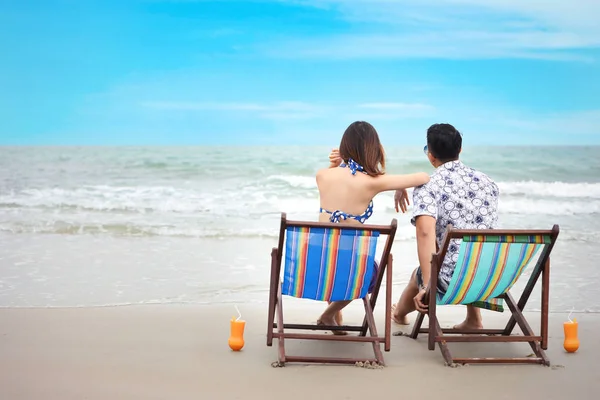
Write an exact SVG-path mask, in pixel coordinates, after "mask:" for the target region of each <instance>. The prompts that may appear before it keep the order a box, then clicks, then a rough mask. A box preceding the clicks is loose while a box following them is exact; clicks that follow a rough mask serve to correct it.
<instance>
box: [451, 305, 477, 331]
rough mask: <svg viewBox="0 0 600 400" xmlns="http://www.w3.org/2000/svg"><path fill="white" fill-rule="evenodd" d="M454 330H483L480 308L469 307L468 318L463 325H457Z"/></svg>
mask: <svg viewBox="0 0 600 400" xmlns="http://www.w3.org/2000/svg"><path fill="white" fill-rule="evenodd" d="M454 329H483V320H482V319H481V310H479V308H478V307H474V306H467V318H466V319H465V320H464V321H463V322H462V323H460V324H458V325H455V326H454Z"/></svg>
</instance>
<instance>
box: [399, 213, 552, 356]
mask: <svg viewBox="0 0 600 400" xmlns="http://www.w3.org/2000/svg"><path fill="white" fill-rule="evenodd" d="M558 233H559V227H558V225H554V227H553V228H552V229H551V230H499V229H490V230H460V229H453V228H452V226H451V225H449V226H448V229H447V231H446V233H445V237H444V240H443V241H442V247H441V249H440V250H439V251H438V252H437V253H435V254H433V257H432V260H431V280H430V284H429V287H434V288H435V287H437V279H438V273H439V270H440V266H441V263H442V262H443V260H444V257H445V254H446V250H447V249H448V246H449V244H450V241H451V240H452V239H458V240H460V249H459V255H458V261H457V263H456V269H455V270H454V273H453V275H452V279H451V280H450V285H449V286H448V290H447V292H446V294H445V295H444V296H443V297H440V296H439V295H436V296H430V295H429V292H428V293H427V302H428V304H429V310H428V314H429V329H421V325H422V323H423V319H424V314H420V313H419V316H418V317H417V320H416V322H415V326H414V328H413V331H412V333H411V335H410V337H412V338H413V339H416V338H417V336H418V334H419V333H428V338H429V343H428V345H429V350H433V349H434V348H435V343H439V346H440V350H441V352H442V355H443V357H444V360H445V361H446V364H447V365H452V364H453V363H456V364H466V363H536V364H543V365H550V361H549V360H548V357H547V356H546V354H545V352H544V350H547V348H548V300H549V293H548V292H549V288H550V252H551V251H552V248H553V246H554V243H555V242H556V239H557V237H558ZM536 255H539V257H538V259H537V262H536V263H535V265H534V266H533V270H532V271H531V275H530V278H529V281H528V282H527V284H526V286H525V288H524V290H523V293H522V294H521V297H520V299H519V302H518V303H517V302H515V300H514V299H513V297H512V295H511V294H510V293H509V291H510V289H511V288H512V287H513V285H514V284H515V283H516V282H517V280H518V279H519V277H520V276H521V275H522V274H523V272H524V271H525V269H526V268H527V267H528V265H529V264H531V262H530V261H532V260H533V259H534V258H535V256H536ZM540 275H541V276H542V288H541V291H542V297H541V324H540V335H539V336H536V335H535V334H534V332H533V330H532V329H531V327H530V326H529V324H528V323H527V321H526V320H525V317H524V315H523V312H522V311H523V309H524V308H525V305H526V303H527V301H528V300H529V296H530V295H531V292H532V291H533V289H534V287H535V285H536V283H537V281H538V279H539V277H540ZM504 302H506V304H507V305H508V308H509V309H510V312H511V314H512V315H511V317H510V319H509V321H508V323H507V325H506V327H505V328H504V329H477V330H459V329H454V328H453V329H441V328H440V325H439V322H438V319H437V316H436V306H440V305H448V304H464V305H467V304H471V305H474V306H476V307H481V308H485V309H488V310H492V311H499V312H503V311H504ZM516 324H518V325H519V328H520V329H521V330H522V332H523V335H512V331H513V329H514V328H515V325H516ZM452 334H460V335H461V336H449V335H452ZM447 342H528V343H529V345H530V346H531V348H532V350H533V353H534V356H535V357H526V358H453V357H452V355H451V353H450V350H449V349H448V345H447Z"/></svg>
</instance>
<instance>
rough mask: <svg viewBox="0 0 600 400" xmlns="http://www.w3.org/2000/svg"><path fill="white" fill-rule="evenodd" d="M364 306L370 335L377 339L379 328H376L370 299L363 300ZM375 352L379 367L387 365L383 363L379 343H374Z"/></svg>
mask: <svg viewBox="0 0 600 400" xmlns="http://www.w3.org/2000/svg"><path fill="white" fill-rule="evenodd" d="M363 304H364V306H365V319H366V320H367V326H368V327H369V334H370V336H371V337H373V338H376V337H377V327H376V326H375V318H374V317H373V309H372V308H371V303H370V302H369V299H368V297H364V298H363ZM373 352H374V353H375V359H377V363H378V364H379V365H385V362H384V361H383V354H382V353H381V346H380V345H379V342H373Z"/></svg>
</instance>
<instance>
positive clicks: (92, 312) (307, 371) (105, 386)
mask: <svg viewBox="0 0 600 400" xmlns="http://www.w3.org/2000/svg"><path fill="white" fill-rule="evenodd" d="M288 303H291V305H289V306H288V307H287V309H286V316H287V318H288V320H289V321H291V320H292V319H293V320H295V321H300V322H311V321H312V320H313V319H314V318H315V315H316V314H315V313H316V312H318V310H319V309H320V307H319V304H318V303H314V304H309V305H308V306H306V305H304V304H302V305H298V304H293V302H288ZM284 305H286V303H285V300H284ZM354 306H355V305H354V304H353V305H351V307H349V308H350V310H349V312H347V313H346V315H345V317H346V320H347V321H348V322H353V320H358V319H359V318H360V313H359V308H357V307H354ZM240 308H241V311H242V313H243V319H244V320H246V321H247V322H246V324H247V326H246V332H245V341H246V345H245V347H244V349H243V350H242V351H241V352H237V353H236V352H232V351H231V350H230V349H229V348H228V346H227V339H228V336H229V318H231V316H232V315H233V314H235V311H234V309H233V308H232V306H231V305H228V306H225V305H210V306H198V305H189V306H186V305H182V306H175V305H156V306H126V307H100V308H48V309H35V308H29V309H27V308H22V309H1V310H0V398H1V399H7V400H9V399H10V400H20V399H27V400H35V399H45V400H51V399H60V400H69V399H77V400H79V399H90V400H92V399H275V398H289V399H306V398H333V399H365V398H369V397H376V398H385V397H389V398H399V397H402V398H408V399H412V398H448V399H471V398H473V399H476V398H477V399H479V398H481V397H482V396H485V397H486V398H488V399H565V398H569V397H571V398H578V399H595V398H597V393H594V390H596V389H597V388H598V382H597V381H598V378H600V372H599V371H598V368H597V367H596V365H595V362H596V360H597V359H598V357H599V356H600V343H599V342H598V340H597V337H596V335H597V332H598V330H599V329H600V315H598V314H591V313H588V314H573V315H572V316H571V317H576V318H577V319H578V321H579V322H580V326H579V338H580V340H581V348H580V350H579V351H578V352H577V353H575V354H567V353H566V352H565V351H564V350H563V348H562V340H563V332H562V323H563V321H566V320H567V314H562V313H552V314H551V317H550V345H549V350H548V355H549V357H550V360H551V362H552V367H542V366H538V365H505V366H492V365H481V366H480V365H477V366H476V365H471V366H463V367H458V368H449V367H445V366H444V363H443V359H442V357H441V354H440V353H439V350H438V349H437V348H436V350H435V351H428V350H427V347H426V342H425V336H423V337H422V338H419V340H417V341H414V340H412V339H409V338H407V337H403V336H394V337H393V338H392V350H391V352H389V353H384V355H385V359H386V363H387V366H386V367H385V368H383V369H377V370H370V369H365V368H359V367H355V366H329V365H324V366H322V365H299V364H288V365H287V366H286V367H284V368H273V367H272V366H271V363H272V362H273V361H275V360H276V347H267V346H266V344H265V331H266V311H267V310H266V307H263V306H259V305H251V306H250V305H242V306H240ZM376 311H377V312H376V316H377V317H378V324H382V323H383V321H382V313H383V309H382V308H381V307H378V309H377V310H376ZM443 311H444V312H442V314H441V316H440V317H441V323H442V325H443V326H449V325H451V324H452V323H454V322H456V321H457V320H459V319H460V316H461V315H462V310H460V308H459V307H447V308H445V309H443ZM526 315H527V317H528V318H529V320H530V323H531V324H532V326H533V328H534V329H537V326H538V321H539V318H538V317H537V315H536V314H534V313H527V314H526ZM506 318H508V313H505V314H502V315H499V314H493V313H491V312H487V313H485V314H484V319H485V322H486V324H487V325H488V326H490V327H491V326H492V325H496V326H497V325H502V323H503V322H504V321H505V320H506ZM381 326H383V325H381ZM399 328H400V327H399V326H396V325H395V326H394V327H393V331H394V332H397V331H398V330H399ZM408 329H409V328H404V329H403V330H408ZM451 350H453V351H454V352H455V354H457V355H458V354H461V355H474V354H481V355H482V356H485V355H488V356H494V355H516V356H526V355H528V354H529V353H530V352H531V351H530V348H529V346H528V345H527V344H522V343H514V344H494V345H490V344H475V345H472V344H454V345H453V346H451ZM288 351H290V352H294V353H297V354H306V353H309V352H312V353H321V354H323V353H327V354H328V353H332V354H335V353H337V354H341V353H344V354H356V355H361V354H365V356H367V355H369V352H370V349H369V348H368V347H366V346H363V345H361V344H358V345H357V344H341V343H327V342H323V343H320V342H314V341H312V342H308V341H307V342H292V343H289V342H288Z"/></svg>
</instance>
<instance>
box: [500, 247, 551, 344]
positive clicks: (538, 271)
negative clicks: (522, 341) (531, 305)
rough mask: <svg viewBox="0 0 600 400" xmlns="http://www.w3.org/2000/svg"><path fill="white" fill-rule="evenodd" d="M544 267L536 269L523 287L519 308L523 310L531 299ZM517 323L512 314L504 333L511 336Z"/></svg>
mask: <svg viewBox="0 0 600 400" xmlns="http://www.w3.org/2000/svg"><path fill="white" fill-rule="evenodd" d="M543 256H544V255H542V257H543ZM542 269H543V266H542V267H541V268H536V269H534V270H533V272H532V274H531V276H530V277H529V280H528V281H527V284H526V285H525V289H523V293H522V294H521V297H520V298H519V302H518V303H517V308H518V309H519V310H521V311H523V310H524V309H525V305H526V304H527V301H529V296H531V293H532V292H533V289H534V288H535V285H536V284H537V281H538V279H539V278H540V274H541V273H542ZM516 324H517V321H516V320H515V318H514V316H511V317H510V319H509V320H508V323H507V324H506V328H504V333H503V335H504V336H510V335H511V334H512V331H513V329H515V325H516Z"/></svg>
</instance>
